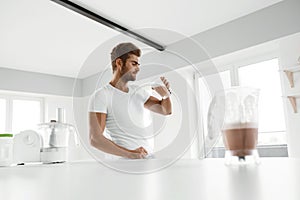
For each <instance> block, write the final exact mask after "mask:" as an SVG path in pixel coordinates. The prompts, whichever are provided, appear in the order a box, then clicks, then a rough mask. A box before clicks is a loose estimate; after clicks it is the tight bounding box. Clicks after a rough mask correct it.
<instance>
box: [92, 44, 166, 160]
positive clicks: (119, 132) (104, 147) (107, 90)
mask: <svg viewBox="0 0 300 200" xmlns="http://www.w3.org/2000/svg"><path fill="white" fill-rule="evenodd" d="M140 56H141V50H140V49H138V48H137V47H136V46H135V45H134V44H132V43H121V44H119V45H117V46H116V47H115V48H113V50H112V52H111V63H112V70H113V76H112V79H111V81H110V82H109V83H108V84H107V85H105V86H104V87H102V88H100V89H99V90H97V91H96V92H95V93H94V94H93V96H92V98H91V101H90V107H89V125H90V127H89V128H90V133H89V134H90V143H91V145H92V146H93V147H95V148H97V149H99V150H101V151H104V152H106V153H109V154H113V155H116V156H121V157H125V158H130V159H140V158H145V157H146V156H147V155H148V154H150V153H152V151H153V147H152V145H151V143H150V142H149V134H148V133H147V128H146V125H145V123H144V121H143V120H144V118H145V108H146V109H148V110H150V111H153V112H156V113H159V114H162V115H170V114H171V113H172V105H171V101H170V98H169V96H170V92H169V91H170V90H169V87H170V85H169V82H168V81H167V80H166V79H165V78H164V77H161V80H162V82H163V84H164V86H158V87H155V88H153V89H154V90H155V91H156V92H157V93H158V94H159V95H161V96H162V97H163V98H162V99H161V100H160V99H157V98H155V97H153V96H151V94H149V93H147V92H146V91H145V90H142V89H140V87H138V86H135V85H129V84H128V82H129V81H135V80H136V76H137V74H138V72H139V70H140V67H139V66H140V63H139V57H140ZM105 129H106V132H107V133H108V134H109V136H110V137H111V139H108V138H107V137H105V136H104V135H103V133H104V130H105Z"/></svg>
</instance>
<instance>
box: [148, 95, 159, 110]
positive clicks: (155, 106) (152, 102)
mask: <svg viewBox="0 0 300 200" xmlns="http://www.w3.org/2000/svg"><path fill="white" fill-rule="evenodd" d="M144 107H145V108H147V109H148V110H151V111H152V112H156V113H161V101H160V100H159V99H157V98H155V97H153V96H150V98H149V99H148V100H147V101H146V102H145V103H144Z"/></svg>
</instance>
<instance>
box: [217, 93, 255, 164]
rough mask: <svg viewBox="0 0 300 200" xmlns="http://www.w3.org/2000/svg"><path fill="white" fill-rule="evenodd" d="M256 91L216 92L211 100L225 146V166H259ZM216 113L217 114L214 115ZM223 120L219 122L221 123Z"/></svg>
mask: <svg viewBox="0 0 300 200" xmlns="http://www.w3.org/2000/svg"><path fill="white" fill-rule="evenodd" d="M258 97H259V89H256V88H250V87H232V88H229V89H226V90H223V91H220V92H217V93H216V95H215V97H214V99H213V101H214V104H215V105H214V106H215V111H216V112H217V115H219V116H218V117H220V120H219V123H217V124H219V126H220V130H221V133H222V137H223V142H224V146H225V150H226V152H225V164H227V165H230V164H241V163H244V164H246V163H254V164H258V163H259V155H258V152H257V149H256V145H257V137H258ZM215 114H216V113H215ZM221 121H222V122H221Z"/></svg>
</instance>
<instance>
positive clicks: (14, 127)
mask: <svg viewBox="0 0 300 200" xmlns="http://www.w3.org/2000/svg"><path fill="white" fill-rule="evenodd" d="M2 96H3V98H2ZM2 96H1V98H0V131H1V132H10V133H13V134H17V133H19V132H20V131H23V130H26V129H35V128H36V125H37V124H39V123H41V122H42V121H43V118H42V116H43V100H42V99H41V98H35V97H31V96H29V97H24V96H12V95H10V94H5V95H2Z"/></svg>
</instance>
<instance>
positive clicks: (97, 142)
mask: <svg viewBox="0 0 300 200" xmlns="http://www.w3.org/2000/svg"><path fill="white" fill-rule="evenodd" d="M89 124H90V130H89V131H90V143H91V145H92V146H93V147H95V148H97V149H99V150H101V151H104V152H106V153H109V154H113V155H117V156H121V157H126V158H132V159H138V158H145V157H146V155H147V151H146V150H145V149H144V148H143V147H140V148H138V149H135V150H128V149H126V148H124V147H121V146H119V145H117V144H115V143H114V142H112V141H111V140H109V139H107V138H106V137H104V135H103V132H104V129H105V126H106V114H105V113H95V112H90V113H89Z"/></svg>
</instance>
